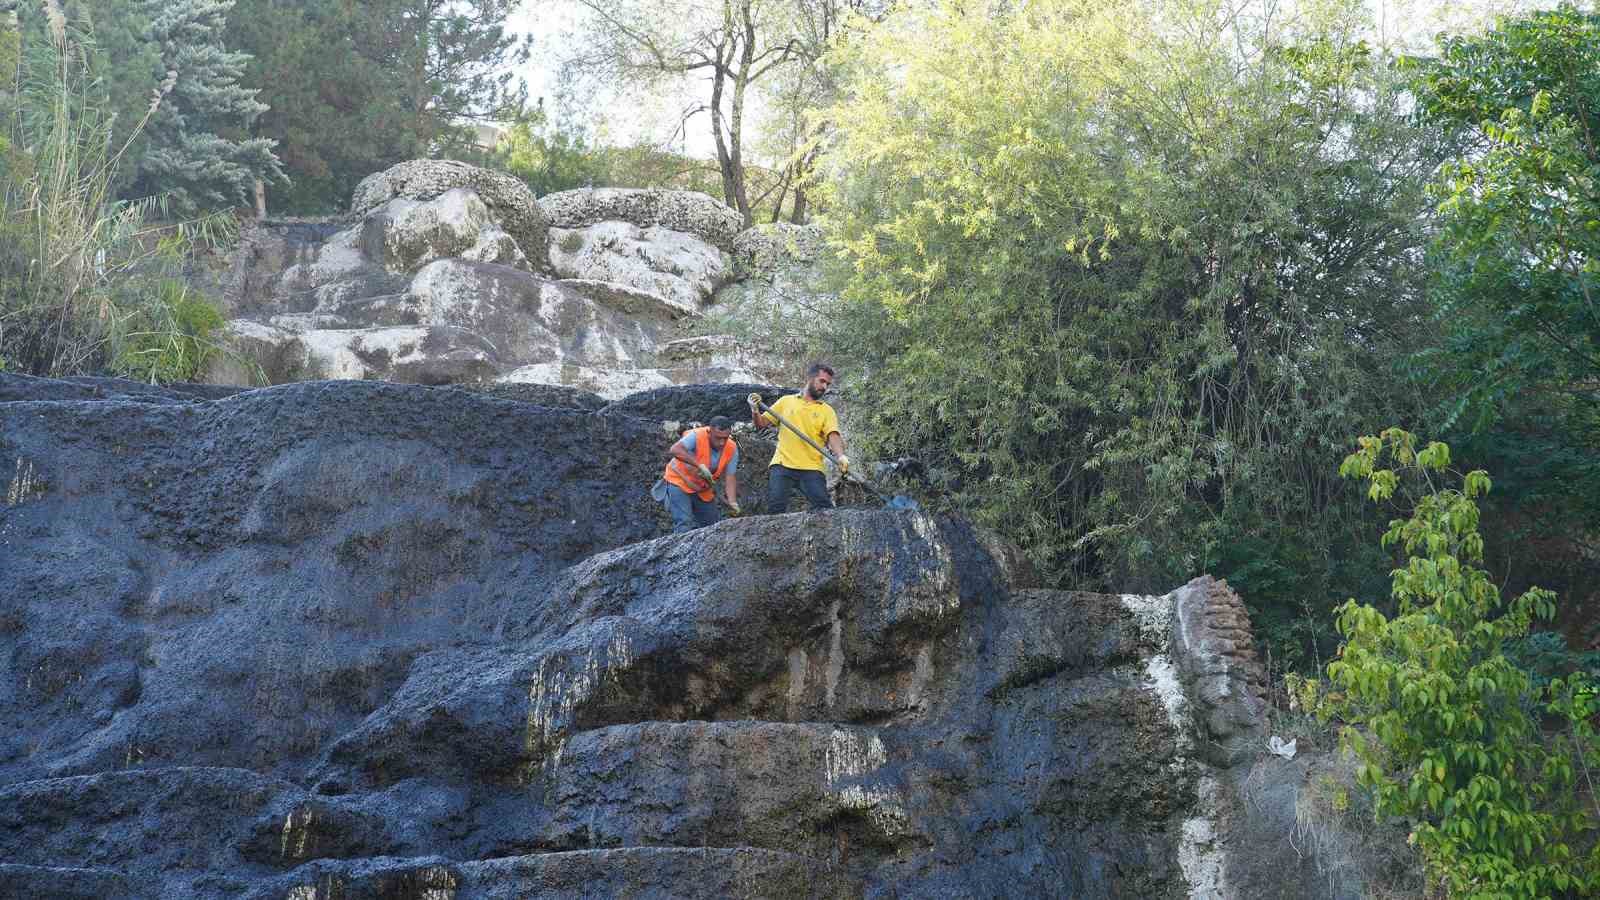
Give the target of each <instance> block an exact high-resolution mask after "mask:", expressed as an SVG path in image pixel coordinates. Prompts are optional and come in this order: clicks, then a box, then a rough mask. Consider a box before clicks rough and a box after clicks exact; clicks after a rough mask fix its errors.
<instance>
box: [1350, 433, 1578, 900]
mask: <svg viewBox="0 0 1600 900" xmlns="http://www.w3.org/2000/svg"><path fill="white" fill-rule="evenodd" d="M1418 443H1419V442H1418V441H1417V439H1416V438H1415V436H1413V435H1412V434H1410V433H1409V432H1406V431H1404V430H1402V429H1399V428H1390V429H1388V430H1386V431H1384V432H1382V433H1381V434H1379V435H1377V436H1368V437H1363V438H1361V439H1360V440H1359V448H1358V449H1357V450H1356V452H1355V453H1353V454H1351V455H1350V456H1348V457H1347V458H1346V459H1345V461H1344V463H1343V465H1341V466H1340V470H1339V471H1340V474H1341V475H1342V476H1343V477H1346V478H1351V479H1356V480H1360V481H1362V482H1365V483H1366V485H1367V495H1368V497H1369V498H1370V499H1372V500H1374V501H1377V502H1379V503H1388V502H1390V501H1393V500H1394V499H1395V498H1396V497H1397V495H1399V496H1407V495H1409V501H1410V502H1409V505H1411V506H1412V512H1411V514H1410V516H1409V517H1407V518H1403V519H1399V518H1397V519H1395V520H1393V521H1392V522H1390V524H1389V527H1388V529H1387V531H1386V532H1385V533H1384V536H1383V544H1384V546H1385V547H1392V548H1396V549H1398V550H1399V551H1400V552H1401V553H1402V554H1403V555H1404V556H1405V558H1406V562H1405V564H1404V565H1403V566H1401V567H1400V568H1397V569H1395V570H1394V571H1393V572H1392V573H1391V597H1392V600H1393V601H1394V603H1395V605H1396V613H1395V615H1393V616H1392V617H1390V616H1385V615H1384V614H1383V613H1381V612H1380V611H1379V610H1377V609H1376V608H1374V607H1372V606H1370V605H1365V604H1361V603H1358V602H1356V601H1355V600H1351V601H1349V602H1348V603H1346V604H1345V605H1344V606H1343V607H1341V608H1340V610H1339V612H1338V625H1339V630H1340V632H1341V634H1342V635H1343V636H1344V639H1345V644H1344V647H1343V648H1342V651H1341V653H1340V655H1339V658H1338V659H1337V660H1335V661H1334V662H1331V663H1329V665H1328V670H1327V671H1328V677H1329V679H1330V681H1331V682H1332V685H1331V691H1330V693H1329V694H1328V696H1327V700H1326V706H1325V708H1324V712H1325V713H1328V714H1333V715H1337V716H1339V717H1340V718H1342V719H1343V720H1345V721H1346V722H1348V723H1350V725H1349V726H1348V727H1347V728H1346V729H1345V730H1344V735H1343V737H1344V741H1345V742H1346V743H1347V745H1348V746H1349V747H1351V748H1352V749H1353V750H1354V751H1355V752H1356V754H1357V755H1358V756H1359V758H1360V760H1361V768H1360V771H1359V777H1360V780H1361V782H1362V783H1363V784H1365V785H1367V786H1369V787H1371V788H1372V789H1373V790H1374V792H1375V794H1376V799H1377V811H1378V813H1379V814H1380V815H1385V816H1400V817H1404V818H1406V819H1408V820H1410V821H1412V822H1414V823H1415V827H1414V830H1413V832H1412V840H1413V841H1414V842H1415V843H1416V844H1417V845H1418V846H1419V847H1420V848H1421V850H1422V851H1423V853H1424V856H1425V858H1426V860H1427V864H1428V867H1429V870H1430V874H1431V875H1432V876H1433V878H1434V879H1436V880H1437V881H1438V882H1439V883H1442V884H1443V885H1445V886H1446V888H1447V889H1448V891H1449V894H1450V896H1454V897H1527V898H1535V897H1584V896H1593V895H1594V893H1595V892H1596V891H1597V890H1600V849H1595V848H1594V844H1593V832H1594V829H1595V825H1596V823H1595V820H1594V819H1593V818H1592V817H1591V816H1590V814H1589V812H1588V811H1587V810H1586V809H1585V808H1584V806H1583V802H1582V801H1581V799H1580V794H1579V791H1578V784H1577V781H1578V778H1577V772H1579V771H1582V772H1583V773H1584V775H1585V778H1586V779H1587V776H1588V771H1589V767H1590V766H1593V765H1595V764H1596V763H1597V762H1600V742H1597V741H1596V738H1595V734H1594V729H1593V727H1592V722H1593V719H1594V717H1595V715H1596V713H1597V712H1600V701H1597V699H1596V695H1595V688H1594V684H1593V683H1592V682H1591V681H1589V680H1588V679H1587V678H1585V677H1583V676H1581V675H1573V676H1569V677H1566V678H1554V679H1551V680H1549V681H1548V682H1546V683H1544V684H1542V685H1540V684H1536V683H1535V682H1534V680H1533V679H1532V677H1531V676H1530V675H1529V673H1528V672H1527V671H1525V670H1524V669H1522V668H1519V667H1518V666H1516V665H1515V664H1513V662H1512V660H1511V659H1510V658H1509V657H1508V655H1507V650H1508V648H1511V647H1513V646H1514V645H1515V644H1516V643H1517V642H1520V641H1523V640H1525V639H1526V638H1527V636H1528V634H1529V630H1530V628H1531V626H1532V625H1533V624H1534V622H1535V621H1536V620H1549V619H1550V618H1551V617H1552V615H1553V614H1554V612H1555V596H1554V595H1553V594H1551V593H1550V592H1549V591H1546V590H1542V589H1539V588H1534V589H1531V590H1529V591H1527V592H1526V593H1524V594H1522V595H1520V596H1518V597H1516V598H1515V599H1513V600H1511V601H1510V602H1503V601H1502V598H1501V596H1500V591H1499V588H1498V587H1497V586H1496V585H1495V584H1494V582H1493V581H1492V580H1491V579H1490V577H1489V574H1488V573H1487V572H1486V571H1484V570H1483V569H1482V568H1481V563H1482V559H1483V537H1482V535H1481V534H1480V532H1479V530H1478V525H1479V511H1478V500H1479V499H1481V498H1482V497H1483V496H1484V495H1485V494H1487V493H1488V491H1489V488H1490V480H1489V476H1488V475H1487V474H1486V473H1485V472H1483V471H1481V470H1477V471H1472V472H1468V473H1466V474H1465V475H1464V476H1460V479H1459V486H1456V482H1455V477H1454V476H1453V475H1452V474H1451V473H1450V469H1449V465H1450V450H1449V447H1448V446H1446V445H1445V444H1442V443H1438V442H1433V443H1429V444H1427V445H1426V446H1423V447H1421V448H1420V449H1419V447H1418ZM1545 720H1549V721H1552V722H1557V723H1560V726H1561V729H1560V731H1557V732H1555V733H1553V734H1551V733H1546V731H1545V728H1544V721H1545ZM1563 732H1564V733H1563ZM1591 799H1592V797H1591Z"/></svg>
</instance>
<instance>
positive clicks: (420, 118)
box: [228, 0, 528, 213]
mask: <svg viewBox="0 0 1600 900" xmlns="http://www.w3.org/2000/svg"><path fill="white" fill-rule="evenodd" d="M514 7H515V3H513V2H511V0H472V2H444V0H363V2H356V0H304V2H292V3H286V2H283V0H240V2H239V4H238V6H237V7H236V10H235V14H234V15H233V16H232V17H231V18H230V22H229V29H228V42H229V46H234V47H238V48H239V49H241V50H244V51H246V52H248V53H250V54H251V57H252V58H251V60H250V63H249V66H248V70H247V74H246V80H247V81H248V83H250V84H252V85H257V86H259V87H260V88H261V94H260V99H261V100H262V101H263V102H264V103H266V104H267V105H268V106H270V107H271V108H270V109H269V110H267V111H266V112H265V113H263V115H262V117H261V119H260V121H259V122H258V123H257V127H256V131H257V133H259V134H261V135H263V136H267V137H270V138H273V139H274V140H277V141H278V142H279V151H280V154H281V155H282V157H283V159H284V163H285V168H286V170H287V173H288V175H289V177H290V183H289V184H286V185H281V186H278V187H275V188H274V189H273V190H271V191H270V192H269V195H268V205H269V207H270V208H272V209H275V210H284V211H288V212H295V213H326V212H331V211H334V210H337V209H339V208H342V207H343V205H344V204H345V203H346V202H347V201H348V200H349V198H350V195H351V193H352V192H353V191H354V189H355V186H356V184H357V183H359V182H360V180H361V179H362V178H365V177H366V176H368V175H370V174H372V173H373V172H377V171H381V170H383V169H386V168H388V167H389V166H392V165H394V164H395V163H398V162H401V161H403V160H407V159H417V158H420V157H428V156H447V157H457V158H462V157H471V158H475V157H476V156H477V154H478V151H477V148H476V146H475V139H476V134H475V132H474V130H473V128H472V126H473V125H475V124H483V123H488V122H504V121H514V119H515V117H516V115H517V114H518V113H519V112H520V111H521V109H522V106H523V104H524V100H525V91H524V88H523V85H522V84H521V82H520V80H519V79H518V78H517V76H516V72H515V70H516V68H517V66H519V65H520V64H521V63H522V62H524V61H525V60H526V59H527V53H528V43H527V40H526V38H522V37H518V36H516V35H513V34H511V33H509V32H508V31H507V30H506V19H507V17H508V16H509V14H510V12H511V11H512V9H513V8H514Z"/></svg>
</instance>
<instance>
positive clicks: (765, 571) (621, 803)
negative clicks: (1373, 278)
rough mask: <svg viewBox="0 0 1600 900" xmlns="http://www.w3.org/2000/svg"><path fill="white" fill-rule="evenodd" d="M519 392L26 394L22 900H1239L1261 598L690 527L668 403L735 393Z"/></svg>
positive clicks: (957, 551) (804, 537) (851, 531)
mask: <svg viewBox="0 0 1600 900" xmlns="http://www.w3.org/2000/svg"><path fill="white" fill-rule="evenodd" d="M0 390H8V391H11V392H12V394H13V395H16V394H19V393H32V394H37V393H39V392H40V391H41V390H42V387H41V386H40V385H32V386H30V385H28V384H26V383H19V382H14V381H13V380H12V379H9V378H7V377H6V376H0ZM60 390H61V391H63V392H70V389H69V388H65V387H63V388H60ZM719 390H724V389H719ZM726 390H733V389H732V388H729V389H726ZM521 399H522V398H517V399H500V398H497V397H493V396H483V395H479V394H473V393H469V392H466V391H461V390H456V389H429V388H420V387H406V386H399V385H386V384H377V383H352V382H342V383H306V384H300V385H292V386H282V387H277V388H270V389H265V390H259V391H253V392H248V393H244V394H239V395H237V396H234V397H230V398H227V399H224V400H220V401H215V402H197V403H191V402H182V403H179V402H145V401H142V400H131V399H110V398H104V399H97V400H94V401H92V402H78V401H71V402H60V401H56V402H37V401H13V402H3V403H0V474H3V475H4V476H5V478H6V479H7V483H6V486H5V493H4V495H3V497H0V504H3V505H0V596H3V597H4V598H6V599H5V605H4V607H3V608H0V648H3V655H0V660H3V662H4V666H5V668H4V670H3V674H4V677H3V679H0V711H3V714H4V717H5V721H6V722H7V723H8V728H6V729H5V730H4V732H3V733H0V859H3V860H4V861H5V864H4V866H3V867H0V884H3V885H4V887H0V897H10V896H69V897H76V896H83V897H89V896H121V897H152V898H153V897H163V898H168V897H178V898H186V897H195V898H200V897H208V898H209V897H224V896H228V897H233V896H243V897H259V898H268V897H271V898H287V897H292V898H297V900H303V898H335V897H337V898H361V897H373V898H378V897H384V898H390V897H393V898H419V900H420V898H502V897H503V898H511V897H526V896H552V897H584V896H650V897H657V896H659V897H667V896H672V897H684V896H689V897H727V896H747V897H857V896H942V897H944V896H948V897H988V896H997V895H1008V896H1075V897H1141V898H1142V897H1184V896H1227V895H1229V892H1228V891H1227V890H1226V885H1227V877H1228V860H1229V856H1228V852H1229V848H1228V840H1229V835H1230V834H1231V830H1230V822H1231V821H1232V819H1231V818H1230V817H1231V816H1234V812H1233V810H1234V808H1235V807H1236V806H1237V804H1236V803H1234V802H1233V801H1232V800H1231V799H1230V798H1232V797H1233V795H1234V794H1233V792H1232V787H1231V784H1232V782H1231V781H1230V779H1231V778H1233V777H1234V776H1233V775H1231V774H1230V773H1231V772H1233V771H1234V770H1232V769H1228V768H1226V766H1227V765H1228V763H1229V761H1230V759H1231V758H1232V748H1235V747H1242V746H1244V745H1245V744H1247V743H1248V742H1249V741H1250V740H1253V739H1254V737H1255V736H1257V735H1258V733H1259V720H1260V715H1259V712H1260V711H1259V706H1258V705H1259V697H1258V696H1256V694H1255V693H1254V685H1255V682H1254V681H1252V678H1253V677H1254V676H1253V675H1252V674H1251V673H1252V672H1253V671H1254V670H1253V668H1252V667H1253V666H1254V659H1253V654H1252V653H1251V652H1250V650H1249V647H1248V645H1247V643H1245V639H1246V638H1247V637H1248V623H1242V621H1241V619H1240V618H1239V615H1242V611H1236V610H1234V608H1233V606H1232V605H1230V604H1231V603H1232V602H1235V601H1236V598H1233V597H1232V594H1231V593H1230V592H1228V591H1227V590H1226V588H1225V586H1222V585H1220V584H1219V583H1216V582H1211V581H1210V580H1209V579H1202V580H1199V581H1197V582H1195V583H1194V584H1191V585H1189V586H1186V587H1185V588H1182V589H1180V590H1178V591H1176V592H1174V593H1173V594H1171V595H1168V596H1167V597H1160V598H1156V597H1144V598H1136V597H1117V596H1109V595H1095V594H1073V593H1065V592H1059V591H1050V590H1041V589H1037V588H1026V587H1023V586H1022V585H1023V584H1024V583H1025V582H1026V580H1027V579H1026V576H1025V574H1024V573H1022V572H1020V571H1019V570H1018V569H1016V568H1015V567H1013V566H1012V565H1011V564H1010V563H1008V562H1007V561H1006V560H1005V554H1001V553H997V552H992V548H993V547H994V546H995V545H994V542H993V541H991V540H989V539H987V538H985V537H984V536H982V535H980V534H977V533H975V532H974V531H973V530H972V529H971V528H970V527H969V526H967V525H965V524H964V523H962V522H960V521H955V520H936V519H933V518H930V517H926V516H922V515H916V514H912V513H906V512H890V511H883V510H878V509H840V510H835V511H831V512H827V513H819V514H804V513H796V514H791V515H786V516H752V517H746V518H744V519H740V520H727V521H724V522H722V523H720V524H718V525H716V526H713V527H710V528H705V529H701V530H698V531H695V532H692V533H689V534H686V535H677V536H663V534H664V532H665V531H666V519H665V515H664V514H663V513H662V512H661V510H660V509H659V507H658V506H657V505H656V504H655V503H654V502H653V501H651V500H650V499H649V496H648V491H649V488H650V485H651V484H652V482H653V481H654V479H655V477H656V476H657V475H658V474H659V470H660V467H661V465H662V460H663V458H664V457H663V454H664V452H665V449H666V446H667V443H668V442H669V440H670V439H671V436H670V435H668V434H667V433H665V430H664V429H663V427H662V423H661V419H665V418H668V417H671V418H673V419H681V420H687V419H691V418H696V417H700V416H703V415H704V414H705V413H706V412H708V411H712V410H720V409H721V406H720V405H715V404H720V403H721V402H723V401H722V400H721V399H718V398H715V397H710V396H701V395H700V394H698V393H696V392H694V391H685V392H683V393H682V394H681V395H680V396H679V397H678V398H677V405H674V403H673V400H672V398H671V397H670V396H668V395H657V396H652V397H650V398H646V399H640V400H639V401H638V402H637V404H635V405H634V406H632V407H629V406H628V405H627V404H622V405H620V406H616V407H612V408H607V409H605V410H603V411H597V410H595V408H594V407H595V404H594V403H593V402H592V401H589V400H587V399H585V398H582V397H575V398H570V399H571V400H572V401H573V402H571V403H568V404H566V406H567V407H568V408H557V406H556V405H554V404H542V403H540V399H542V398H527V399H529V400H531V401H532V402H519V400H521ZM734 399H738V400H740V402H742V395H741V397H736V398H734ZM707 403H713V405H711V406H706V405H705V404H707ZM635 412H643V413H647V414H648V416H649V417H642V416H640V415H636V414H634V413H635ZM750 440H751V444H750V448H749V450H747V452H749V453H751V456H750V457H749V459H750V460H751V464H749V465H748V466H747V468H746V471H745V472H743V473H741V474H743V475H745V478H744V479H743V481H744V491H745V493H746V496H747V497H749V498H751V499H752V500H753V501H754V500H755V499H756V498H759V496H760V494H761V493H762V491H763V489H764V484H763V482H762V479H763V478H764V471H763V468H764V467H763V466H762V465H761V464H760V463H762V462H764V458H765V455H766V454H768V453H770V443H768V444H764V445H762V444H760V439H757V438H751V439H750ZM749 505H751V506H758V505H759V504H758V503H755V502H753V503H751V504H749ZM1236 613H1238V614H1236ZM1201 626H1203V628H1202V627H1201ZM1241 628H1242V629H1243V631H1242V632H1241V630H1240V629H1241ZM1180 629H1187V631H1185V633H1186V634H1188V635H1190V636H1191V638H1192V639H1186V640H1179V639H1178V638H1177V635H1178V633H1179V631H1180ZM1206 629H1209V630H1206ZM1196 636H1197V637H1196ZM1222 642H1228V643H1227V646H1223V644H1222ZM1206 654H1210V656H1206ZM1213 657H1214V658H1213ZM1223 660H1225V662H1224V661H1223ZM1230 667H1231V668H1230ZM1197 735H1198V737H1197ZM1208 742H1209V744H1214V745H1216V746H1217V747H1221V748H1225V749H1226V750H1227V751H1228V752H1220V751H1216V752H1213V751H1208V749H1207V743H1208Z"/></svg>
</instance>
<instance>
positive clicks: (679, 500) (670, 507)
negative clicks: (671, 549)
mask: <svg viewBox="0 0 1600 900" xmlns="http://www.w3.org/2000/svg"><path fill="white" fill-rule="evenodd" d="M667 512H670V513H672V531H673V533H674V534H677V533H679V532H683V531H691V530H693V529H695V528H701V527H704V526H706V525H715V524H717V523H718V522H720V521H722V510H720V509H718V508H717V504H716V501H714V500H711V501H707V500H701V499H700V498H699V497H696V496H695V495H694V494H686V493H684V492H683V491H681V490H679V489H678V488H677V486H675V485H671V484H669V485H667Z"/></svg>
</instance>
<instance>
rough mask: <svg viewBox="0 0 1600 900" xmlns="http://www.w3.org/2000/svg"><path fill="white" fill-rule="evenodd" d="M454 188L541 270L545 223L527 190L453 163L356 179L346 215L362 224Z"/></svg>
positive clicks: (409, 165)
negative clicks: (382, 211)
mask: <svg viewBox="0 0 1600 900" xmlns="http://www.w3.org/2000/svg"><path fill="white" fill-rule="evenodd" d="M457 188H466V189H468V190H471V191H472V192H473V193H475V194H477V195H478V197H479V198H480V199H481V200H482V201H483V203H484V204H485V205H486V206H487V207H488V208H489V210H490V213H491V215H492V216H493V218H494V220H495V221H496V222H498V223H499V225H500V227H501V228H502V229H503V230H504V231H505V232H506V233H507V234H509V235H510V236H511V237H512V239H513V240H514V241H516V243H517V245H518V247H520V248H521V250H522V253H523V255H524V256H526V257H527V259H528V261H529V263H530V264H531V265H532V266H533V267H534V268H536V269H542V268H543V267H544V265H545V261H546V259H547V256H546V252H545V247H546V243H547V241H548V236H547V234H546V231H547V229H548V217H547V216H546V215H545V213H544V211H543V209H541V208H540V205H539V202H538V200H536V199H535V198H534V196H533V192H532V191H531V190H529V189H528V186H527V185H526V184H523V183H522V182H521V181H520V180H518V179H516V178H514V177H512V176H510V175H507V174H505V173H504V172H495V171H492V170H490V169H483V168H479V167H478V166H472V165H468V164H466V163H463V162H455V161H453V160H442V159H415V160H411V161H409V162H403V163H400V164H399V165H396V166H392V167H390V168H388V169H385V170H384V171H382V172H378V173H376V174H373V175H369V176H367V177H366V178H365V179H362V181H361V183H360V184H359V185H357V186H356V190H355V194H354V195H353V196H352V197H351V198H350V214H351V215H352V216H356V217H363V218H364V217H365V216H366V215H367V214H368V213H370V212H372V211H373V210H375V209H377V208H378V207H380V206H383V205H384V204H386V203H388V202H389V201H391V200H396V199H403V200H433V199H435V198H437V197H439V196H441V195H443V194H445V193H447V192H449V191H451V190H454V189H457Z"/></svg>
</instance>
